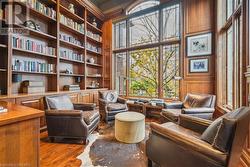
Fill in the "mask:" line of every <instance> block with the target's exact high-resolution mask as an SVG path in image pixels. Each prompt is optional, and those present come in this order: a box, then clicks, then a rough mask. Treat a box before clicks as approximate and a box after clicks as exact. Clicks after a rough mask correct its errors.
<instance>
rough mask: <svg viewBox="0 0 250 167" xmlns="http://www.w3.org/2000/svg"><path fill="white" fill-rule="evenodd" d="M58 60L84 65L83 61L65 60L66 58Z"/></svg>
mask: <svg viewBox="0 0 250 167" xmlns="http://www.w3.org/2000/svg"><path fill="white" fill-rule="evenodd" d="M60 60H62V61H67V62H72V63H80V64H84V61H79V60H71V59H67V58H63V57H60Z"/></svg>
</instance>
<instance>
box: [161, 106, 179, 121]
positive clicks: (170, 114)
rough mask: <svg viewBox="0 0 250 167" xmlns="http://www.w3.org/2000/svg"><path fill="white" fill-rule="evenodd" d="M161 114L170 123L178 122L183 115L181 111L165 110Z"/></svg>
mask: <svg viewBox="0 0 250 167" xmlns="http://www.w3.org/2000/svg"><path fill="white" fill-rule="evenodd" d="M161 114H162V116H163V117H165V118H167V119H168V120H169V121H172V122H177V121H178V119H179V115H180V114H181V109H163V110H162V113H161Z"/></svg>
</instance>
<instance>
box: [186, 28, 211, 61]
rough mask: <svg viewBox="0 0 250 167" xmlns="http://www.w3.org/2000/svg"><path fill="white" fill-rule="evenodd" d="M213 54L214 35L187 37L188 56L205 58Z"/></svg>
mask: <svg viewBox="0 0 250 167" xmlns="http://www.w3.org/2000/svg"><path fill="white" fill-rule="evenodd" d="M211 54H212V34H211V33H207V34H202V35H196V36H190V37H187V56H188V57H192V56H204V55H211Z"/></svg>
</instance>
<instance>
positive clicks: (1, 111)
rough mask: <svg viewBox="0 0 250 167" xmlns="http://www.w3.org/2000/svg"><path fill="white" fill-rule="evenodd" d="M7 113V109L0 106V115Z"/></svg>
mask: <svg viewBox="0 0 250 167" xmlns="http://www.w3.org/2000/svg"><path fill="white" fill-rule="evenodd" d="M7 111H8V110H7V108H4V107H2V106H0V113H4V112H7Z"/></svg>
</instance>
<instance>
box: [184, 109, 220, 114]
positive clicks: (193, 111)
mask: <svg viewBox="0 0 250 167" xmlns="http://www.w3.org/2000/svg"><path fill="white" fill-rule="evenodd" d="M214 111H215V110H214V108H183V109H182V110H181V113H182V114H204V113H213V112H214Z"/></svg>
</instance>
